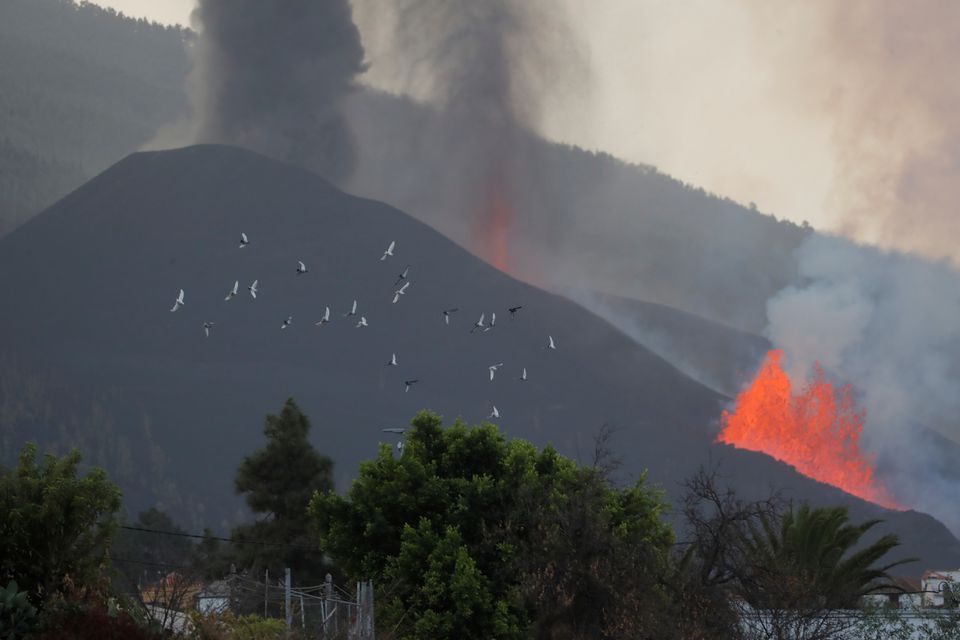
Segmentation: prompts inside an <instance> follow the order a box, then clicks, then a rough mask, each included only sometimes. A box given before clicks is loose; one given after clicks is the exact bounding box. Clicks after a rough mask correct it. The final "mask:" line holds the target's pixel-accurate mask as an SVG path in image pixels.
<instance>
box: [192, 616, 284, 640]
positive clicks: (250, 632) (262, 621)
mask: <svg viewBox="0 0 960 640" xmlns="http://www.w3.org/2000/svg"><path fill="white" fill-rule="evenodd" d="M190 621H191V623H192V625H193V631H192V632H191V633H190V636H189V637H190V640H275V639H276V638H283V637H285V636H284V633H285V631H286V625H285V624H284V622H283V620H274V619H269V618H261V617H260V616H256V615H248V616H235V615H234V614H232V613H230V612H229V611H228V612H226V613H220V614H217V613H211V614H209V615H206V616H202V615H200V614H199V613H194V614H193V615H191V617H190Z"/></svg>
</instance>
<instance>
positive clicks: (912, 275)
mask: <svg viewBox="0 0 960 640" xmlns="http://www.w3.org/2000/svg"><path fill="white" fill-rule="evenodd" d="M797 256H798V260H799V266H800V276H801V280H800V281H801V282H803V284H802V285H797V286H792V287H788V288H786V289H784V290H783V291H781V292H780V293H779V294H778V295H776V296H775V297H774V298H772V299H771V300H770V301H769V302H768V304H767V316H768V321H769V325H768V327H767V335H768V337H769V338H770V340H771V341H772V342H773V344H774V346H775V347H777V348H778V349H782V350H783V351H784V353H785V355H784V361H785V364H786V367H785V368H786V371H787V372H788V373H789V374H790V378H791V379H793V380H807V379H811V378H812V377H813V374H814V373H815V371H816V366H817V363H821V364H822V365H823V367H824V370H825V371H826V374H827V375H828V376H829V377H831V378H835V379H837V380H842V381H844V382H849V383H851V384H852V385H853V386H854V390H855V394H856V399H857V401H858V404H860V405H861V406H862V407H863V408H864V409H865V411H866V421H865V426H864V429H863V446H864V448H865V449H866V450H868V451H872V452H875V453H876V460H877V473H878V476H879V477H880V479H881V480H882V481H883V482H884V484H885V485H886V487H887V488H888V489H890V491H891V492H892V493H893V494H894V495H893V497H894V498H895V499H896V500H897V501H898V502H899V503H901V504H903V505H905V506H908V507H915V508H918V509H922V510H924V511H926V512H928V513H930V514H931V515H933V516H935V517H937V518H939V519H941V520H942V521H943V522H944V523H946V524H947V525H948V526H950V527H951V528H952V529H953V530H954V531H955V532H957V531H960V516H958V514H957V512H956V496H957V495H960V444H958V443H960V420H958V418H957V416H960V393H957V389H960V274H958V273H957V271H955V270H954V269H952V268H951V267H950V266H948V265H946V264H942V263H932V262H929V261H925V260H922V259H919V258H916V257H911V256H906V255H902V254H896V253H886V252H883V251H880V250H878V249H871V248H864V247H861V246H857V245H855V244H853V243H852V242H850V241H847V240H844V239H841V238H836V237H829V236H822V235H812V236H810V237H809V238H808V239H807V240H806V241H805V242H804V244H803V245H801V247H800V249H799V250H798V253H797Z"/></svg>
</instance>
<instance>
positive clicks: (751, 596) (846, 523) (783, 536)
mask: <svg viewBox="0 0 960 640" xmlns="http://www.w3.org/2000/svg"><path fill="white" fill-rule="evenodd" d="M880 522H881V521H880V520H867V521H866V522H863V523H861V524H852V523H851V522H850V516H849V514H848V512H847V509H846V507H819V508H812V507H810V506H809V505H806V504H804V505H802V506H800V507H799V508H797V509H795V508H794V507H793V506H791V507H790V509H789V510H788V511H787V512H786V513H785V514H784V515H783V517H782V518H781V519H780V521H779V522H778V523H775V522H772V521H771V520H770V519H768V518H762V519H761V520H760V523H761V527H751V528H750V532H749V535H748V536H747V540H746V547H747V550H748V557H749V558H750V560H751V567H750V571H749V572H748V575H747V578H746V579H744V580H743V581H742V582H743V583H744V584H743V587H744V593H743V596H744V598H745V599H746V600H747V601H748V602H750V604H751V605H754V606H758V607H763V608H796V607H810V606H815V607H817V608H826V609H845V608H853V607H855V606H857V603H858V601H859V600H860V598H861V597H862V596H864V595H866V594H868V593H871V592H872V591H875V590H877V589H878V588H880V587H882V586H886V584H887V583H889V582H890V576H889V574H888V571H890V569H892V568H894V567H896V566H899V565H901V564H904V563H906V562H912V561H913V560H912V559H905V560H898V561H896V562H892V563H889V564H885V565H882V566H875V564H876V563H877V562H878V561H879V560H880V559H881V558H883V557H884V556H885V555H886V554H887V553H888V552H889V551H890V550H891V549H893V548H894V547H896V546H898V545H899V544H900V540H899V539H898V538H897V536H896V535H894V534H890V533H888V534H885V535H883V536H881V537H880V538H879V539H878V540H876V541H875V542H873V543H872V544H870V545H867V546H863V545H861V544H860V542H861V539H862V538H863V536H864V534H866V533H867V532H868V531H869V530H870V529H872V528H873V527H874V526H876V525H877V524H879V523H880Z"/></svg>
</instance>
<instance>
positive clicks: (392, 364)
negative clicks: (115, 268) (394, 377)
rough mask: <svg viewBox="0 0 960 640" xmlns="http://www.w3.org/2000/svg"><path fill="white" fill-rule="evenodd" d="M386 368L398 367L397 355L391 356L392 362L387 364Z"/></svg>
mask: <svg viewBox="0 0 960 640" xmlns="http://www.w3.org/2000/svg"><path fill="white" fill-rule="evenodd" d="M386 366H388V367H395V366H397V354H395V353H393V354H390V361H389V362H387V364H386Z"/></svg>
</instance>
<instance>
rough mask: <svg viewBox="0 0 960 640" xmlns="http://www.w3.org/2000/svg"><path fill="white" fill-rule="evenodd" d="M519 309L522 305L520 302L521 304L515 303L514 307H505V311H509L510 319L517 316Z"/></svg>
mask: <svg viewBox="0 0 960 640" xmlns="http://www.w3.org/2000/svg"><path fill="white" fill-rule="evenodd" d="M520 309H523V305H522V304H521V305H517V306H516V307H510V308H509V309H507V311H509V312H510V319H511V320H514V319H515V318H516V317H517V311H520Z"/></svg>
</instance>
